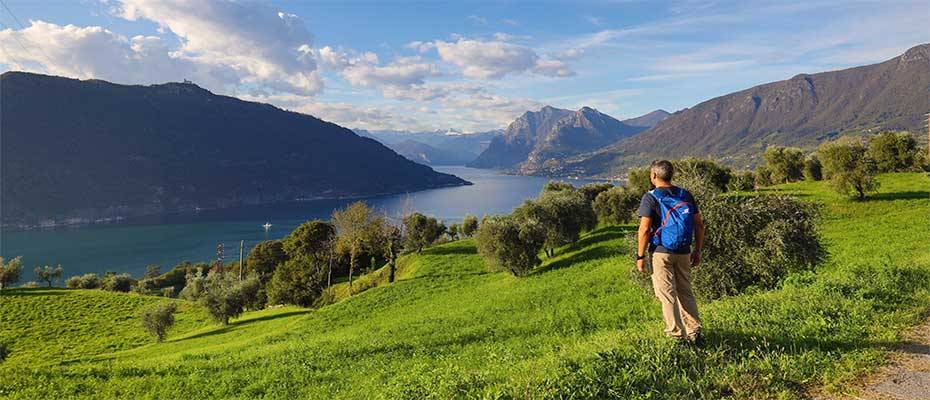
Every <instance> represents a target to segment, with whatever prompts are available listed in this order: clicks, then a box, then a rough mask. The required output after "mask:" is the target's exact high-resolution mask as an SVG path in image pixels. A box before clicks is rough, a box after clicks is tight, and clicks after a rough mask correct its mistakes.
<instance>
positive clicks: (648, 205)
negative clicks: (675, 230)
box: [639, 186, 701, 254]
mask: <svg viewBox="0 0 930 400" xmlns="http://www.w3.org/2000/svg"><path fill="white" fill-rule="evenodd" d="M655 190H663V191H666V192H670V191H671V190H678V187H677V186H672V187H670V188H664V187H663V188H656V189H655ZM684 200H685V201H686V202H688V203H691V205H692V206H693V207H694V212H695V213H699V212H701V211H700V210H699V209H698V205H697V201H695V200H694V196H692V195H691V192H688V193H687V194H686V195H685V199H684ZM639 216H640V217H652V232H655V231H656V229H658V228H659V226H661V225H662V217H661V216H660V215H659V201H658V200H656V198H655V197H653V196H652V195H651V194H649V193H648V192H647V193H645V194H643V200H642V201H641V202H640V203H639ZM649 252H650V253H652V252H656V253H674V254H688V253H690V252H691V246H688V247H687V248H685V249H684V250H680V251H677V252H671V251H668V249H666V248H665V247H662V245H658V246H656V245H653V244H652V243H649Z"/></svg>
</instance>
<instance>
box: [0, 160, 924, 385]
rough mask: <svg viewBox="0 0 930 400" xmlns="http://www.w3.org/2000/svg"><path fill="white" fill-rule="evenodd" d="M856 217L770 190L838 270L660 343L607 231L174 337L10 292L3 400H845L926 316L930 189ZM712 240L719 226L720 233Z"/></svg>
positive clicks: (638, 282) (626, 229)
mask: <svg viewBox="0 0 930 400" xmlns="http://www.w3.org/2000/svg"><path fill="white" fill-rule="evenodd" d="M880 180H881V183H882V187H881V189H880V193H878V194H877V195H876V196H874V198H873V199H872V200H870V201H867V202H862V203H857V202H853V201H850V200H847V199H845V198H843V197H841V196H838V195H835V194H833V193H832V192H831V191H830V190H829V188H828V187H827V186H826V183H824V182H801V183H797V184H790V185H783V186H779V187H776V188H774V189H769V190H767V191H775V192H783V193H791V194H794V195H797V196H800V197H801V198H803V199H805V200H809V201H816V202H821V203H824V204H825V218H824V222H823V226H822V232H823V236H824V238H825V239H826V240H827V242H828V249H829V251H830V255H831V256H830V259H829V261H828V262H827V263H826V264H825V265H823V266H822V267H821V268H820V269H818V270H817V271H815V272H810V273H804V274H796V275H792V276H790V277H789V278H788V279H787V280H786V281H785V282H784V284H783V285H782V286H781V287H780V288H778V289H776V290H772V291H765V292H756V293H747V294H744V295H740V296H736V297H731V298H725V299H721V300H717V301H714V302H710V303H701V304H700V305H699V306H700V307H701V312H702V314H703V315H702V316H703V319H704V325H705V328H706V333H707V339H708V344H707V346H706V347H705V348H703V349H693V348H683V347H679V346H676V345H675V344H673V343H670V342H669V341H668V340H666V339H664V338H663V337H662V323H661V318H660V309H659V304H658V302H657V301H656V300H655V299H654V297H653V296H652V292H651V288H650V287H649V285H648V281H647V280H646V279H644V278H643V277H640V276H637V275H636V274H635V273H633V265H632V261H631V260H630V258H629V247H628V244H627V243H628V242H627V240H626V239H625V237H626V236H627V235H628V234H629V233H630V232H631V231H632V230H633V229H634V227H632V226H619V227H603V228H599V229H597V230H595V231H593V232H590V233H588V234H586V235H585V236H583V237H582V239H581V240H580V241H579V242H577V243H575V244H573V245H570V246H567V247H565V248H563V249H560V251H559V252H558V253H557V255H556V256H555V257H553V258H551V259H546V260H545V261H544V263H543V265H542V266H541V267H540V268H539V269H538V270H536V271H535V272H534V273H532V274H530V275H529V276H526V277H522V278H515V277H513V276H511V275H509V274H506V273H489V272H487V270H486V269H485V267H484V265H483V262H482V260H481V258H480V257H479V256H478V255H477V252H476V250H475V245H474V242H473V241H472V240H460V241H457V242H453V243H449V244H445V245H440V246H436V247H432V248H429V249H426V250H424V251H423V252H422V253H421V254H410V255H407V256H404V257H403V258H402V259H401V260H400V271H399V274H398V277H399V280H398V281H397V282H395V283H394V284H390V285H388V284H387V283H386V282H385V279H384V275H385V274H384V272H383V271H375V272H373V273H372V274H369V275H368V276H363V277H361V278H360V279H359V281H358V282H357V284H358V285H357V287H363V288H367V290H365V291H363V292H361V293H358V294H355V295H353V296H348V290H347V287H346V286H345V284H344V283H341V284H339V286H337V287H335V288H334V293H335V296H336V297H337V299H338V301H336V302H335V303H334V304H331V305H328V306H325V307H322V308H320V309H316V310H308V309H300V308H294V307H283V308H274V309H266V310H263V311H257V312H249V313H246V314H245V315H243V316H242V317H241V318H238V319H235V320H233V321H232V323H231V324H230V325H229V326H225V327H224V326H220V325H216V324H213V323H212V322H210V321H209V320H208V318H207V317H206V315H205V313H204V312H203V311H202V310H200V309H199V308H198V307H197V306H196V305H194V304H189V303H185V302H183V301H179V300H175V301H179V302H180V303H181V307H180V308H179V313H178V314H177V319H178V323H177V325H176V326H175V327H174V328H173V329H172V330H171V331H170V332H169V336H168V339H167V341H166V342H164V343H153V341H152V340H151V339H150V338H149V337H148V336H146V334H145V333H144V332H143V331H142V329H141V328H140V327H139V323H138V318H137V312H138V311H137V310H138V309H139V307H142V306H144V305H146V304H149V303H153V302H160V301H167V300H166V299H162V298H157V297H144V296H138V295H132V294H115V293H108V292H102V291H95V290H64V289H51V290H47V289H16V290H11V291H5V292H4V293H3V294H2V296H0V341H3V342H6V343H8V344H10V349H11V354H10V356H9V358H8V359H7V360H6V361H4V362H2V363H0V398H37V399H38V398H93V399H100V398H132V399H146V398H151V399H183V398H186V399H201V398H223V399H226V398H243V399H246V398H249V399H251V398H308V399H323V398H340V399H342V398H346V399H369V398H387V399H414V398H416V399H419V398H435V399H449V398H521V399H523V398H532V399H536V398H638V399H702V398H706V399H717V398H724V397H732V398H753V399H755V398H772V399H792V398H804V397H807V396H810V394H811V393H812V392H817V391H828V392H835V393H845V392H847V391H848V390H850V389H848V386H849V384H850V382H852V381H854V380H855V379H857V378H858V377H859V376H861V375H862V374H863V373H865V372H867V371H869V370H871V369H872V368H874V367H875V366H877V365H879V364H881V363H882V362H884V360H885V356H886V354H887V350H888V349H890V348H891V347H893V346H895V345H897V344H899V343H900V342H901V341H902V340H903V338H904V335H905V334H906V333H907V330H908V329H909V328H911V327H913V326H914V325H916V324H917V323H919V322H920V321H921V320H922V318H925V317H926V316H927V315H928V311H930V177H928V176H927V175H926V174H890V175H883V176H881V178H880ZM708 229H713V227H712V226H710V227H708Z"/></svg>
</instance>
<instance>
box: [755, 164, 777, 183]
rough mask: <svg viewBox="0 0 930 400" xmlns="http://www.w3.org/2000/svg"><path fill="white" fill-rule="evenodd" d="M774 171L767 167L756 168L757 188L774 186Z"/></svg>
mask: <svg viewBox="0 0 930 400" xmlns="http://www.w3.org/2000/svg"><path fill="white" fill-rule="evenodd" d="M774 183H775V182H774V181H773V180H772V169H771V168H769V167H768V166H765V165H760V166H758V167H756V187H766V186H772V185H773V184H774Z"/></svg>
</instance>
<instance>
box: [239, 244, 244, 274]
mask: <svg viewBox="0 0 930 400" xmlns="http://www.w3.org/2000/svg"><path fill="white" fill-rule="evenodd" d="M244 246H245V240H240V241H239V280H240V281H241V280H242V248H243V247H244Z"/></svg>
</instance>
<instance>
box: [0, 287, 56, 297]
mask: <svg viewBox="0 0 930 400" xmlns="http://www.w3.org/2000/svg"><path fill="white" fill-rule="evenodd" d="M65 294H66V290H65V289H62V288H54V287H53V288H28V289H22V288H21V289H4V290H3V291H2V292H0V296H10V297H13V296H23V297H25V296H63V295H65Z"/></svg>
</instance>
